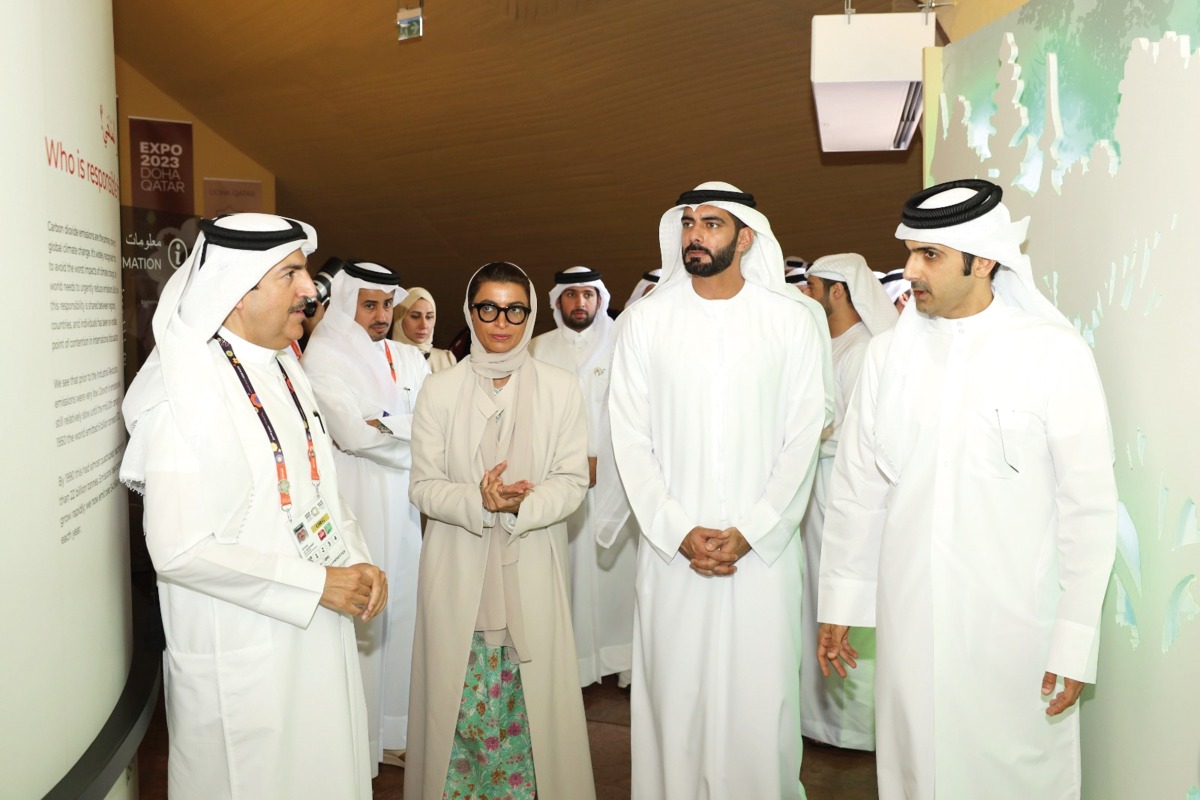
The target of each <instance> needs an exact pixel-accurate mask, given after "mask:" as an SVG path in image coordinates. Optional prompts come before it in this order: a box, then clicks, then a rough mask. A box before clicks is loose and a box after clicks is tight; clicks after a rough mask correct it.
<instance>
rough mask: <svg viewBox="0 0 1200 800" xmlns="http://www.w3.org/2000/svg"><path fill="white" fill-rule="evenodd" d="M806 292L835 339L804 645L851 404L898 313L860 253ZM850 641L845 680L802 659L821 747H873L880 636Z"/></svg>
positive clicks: (809, 536)
mask: <svg viewBox="0 0 1200 800" xmlns="http://www.w3.org/2000/svg"><path fill="white" fill-rule="evenodd" d="M807 277H808V287H807V289H806V290H805V291H806V294H808V296H809V297H811V298H812V299H813V300H816V301H817V302H818V303H820V304H821V306H822V307H823V308H824V309H825V315H826V317H828V319H829V335H830V336H831V337H832V339H833V401H834V410H833V425H832V426H831V427H830V428H829V429H827V430H826V432H825V435H824V437H823V438H822V441H821V457H820V461H818V463H817V477H816V479H815V480H814V481H813V491H812V498H811V499H810V500H809V502H808V510H807V511H806V512H805V514H804V521H803V522H802V523H801V525H800V534H801V539H802V540H803V542H804V641H805V642H809V643H813V642H816V640H817V627H818V626H817V581H818V579H819V577H820V575H821V526H822V525H823V524H824V521H825V506H826V503H827V502H828V498H829V479H830V476H831V475H832V474H833V457H834V454H835V453H836V452H837V445H838V439H839V438H840V436H841V428H842V422H843V420H844V419H845V418H846V406H847V404H848V403H849V402H850V396H851V394H852V393H853V392H854V387H855V385H856V384H857V383H858V375H859V372H860V371H861V369H862V363H863V357H864V356H865V355H866V353H867V344H868V343H870V341H871V337H872V336H876V335H878V334H880V333H883V332H884V331H886V330H889V329H890V328H891V327H892V326H893V325H895V324H896V319H897V318H898V316H899V315H898V314H897V313H896V309H895V307H894V306H893V305H892V302H891V301H890V300H888V297H887V294H886V293H885V292H884V290H883V286H881V285H880V283H879V281H878V280H877V279H876V277H875V274H874V273H873V272H871V269H870V267H868V266H867V262H866V260H865V259H864V258H863V257H862V256H860V255H859V254H858V253H839V254H837V255H830V256H823V257H821V258H818V259H817V260H816V261H815V262H813V264H812V265H811V266H810V267H809V268H808V276H807ZM853 636H854V640H853V641H852V642H851V644H852V645H853V646H854V648H855V650H856V651H857V652H858V666H857V667H856V668H855V670H854V672H853V673H852V674H851V675H849V676H848V677H847V678H845V679H844V680H843V679H840V678H838V677H836V676H835V677H832V678H829V677H826V676H824V675H822V673H821V665H820V660H819V659H816V658H808V659H805V660H804V665H803V667H802V670H801V680H800V722H801V727H802V729H803V731H804V735H805V736H807V737H809V738H810V739H815V740H816V741H818V742H824V743H825V744H831V745H835V746H837V747H848V748H852V749H855V750H874V749H875V699H874V692H875V685H874V666H875V664H874V655H873V654H874V650H875V631H874V630H872V629H869V628H865V629H862V630H856V631H854V634H853Z"/></svg>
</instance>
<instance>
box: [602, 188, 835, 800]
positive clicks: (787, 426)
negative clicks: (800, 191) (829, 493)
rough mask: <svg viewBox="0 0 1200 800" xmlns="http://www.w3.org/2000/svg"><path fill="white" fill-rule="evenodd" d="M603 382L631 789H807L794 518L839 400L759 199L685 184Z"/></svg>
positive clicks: (820, 337)
mask: <svg viewBox="0 0 1200 800" xmlns="http://www.w3.org/2000/svg"><path fill="white" fill-rule="evenodd" d="M659 242H660V247H661V251H662V258H663V276H662V281H661V282H660V283H659V286H658V288H657V289H656V290H655V291H654V293H653V294H651V295H650V296H649V297H646V298H644V299H642V300H639V301H638V302H637V303H636V304H635V305H634V306H633V307H632V308H630V309H629V310H627V311H626V312H625V314H624V315H623V318H624V323H623V325H622V330H621V331H620V333H619V336H618V339H617V345H616V352H615V355H614V360H613V378H612V385H611V387H610V389H609V404H610V406H609V410H610V413H611V415H612V432H613V445H614V448H615V451H616V456H617V466H618V468H619V469H620V473H621V480H622V481H623V482H624V484H625V491H626V494H627V496H628V497H629V502H630V505H631V506H632V508H633V511H634V514H635V515H636V516H637V520H638V524H639V527H640V529H641V531H642V535H643V537H644V540H643V542H642V546H641V547H639V548H638V574H637V597H636V606H635V608H636V616H635V621H634V645H633V647H634V662H633V663H634V673H633V689H632V696H631V714H632V754H633V757H632V762H633V797H634V798H638V799H639V800H717V799H718V798H720V799H721V800H725V799H726V798H739V800H743V799H744V800H779V798H803V797H804V789H803V787H802V786H801V784H800V755H801V740H800V650H801V629H800V589H801V586H800V582H801V569H802V560H803V558H802V554H801V546H800V537H799V535H798V528H799V524H800V518H801V516H802V515H803V513H804V508H805V506H806V504H807V502H808V495H809V490H810V489H811V487H812V480H813V474H814V471H815V468H816V459H817V448H818V444H819V440H820V436H821V431H822V429H823V428H824V427H825V425H826V424H827V423H828V421H829V420H830V418H831V412H832V399H833V398H832V387H831V382H830V371H829V333H828V327H827V325H826V322H825V313H824V311H822V310H821V307H820V306H819V305H817V304H816V303H814V302H813V301H812V300H810V299H809V298H807V297H804V295H802V294H801V293H800V291H799V290H798V289H796V288H795V287H793V286H789V285H787V284H786V283H784V280H783V254H782V251H781V250H780V248H779V244H778V242H777V241H776V240H775V237H774V235H773V234H772V233H771V226H770V223H769V222H768V221H767V218H766V217H765V216H763V215H762V213H760V212H759V211H757V210H755V208H754V198H753V197H752V196H751V195H749V194H745V193H742V192H740V191H739V190H738V189H736V188H735V187H733V186H730V185H729V184H727V183H706V184H702V185H701V186H699V187H698V188H697V189H696V190H694V191H691V192H686V193H684V194H683V195H682V196H681V197H680V198H679V200H678V201H677V203H676V205H675V207H674V208H672V209H671V210H669V211H668V212H667V213H666V214H664V215H663V218H662V222H661V224H660V227H659Z"/></svg>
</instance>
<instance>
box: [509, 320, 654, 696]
mask: <svg viewBox="0 0 1200 800" xmlns="http://www.w3.org/2000/svg"><path fill="white" fill-rule="evenodd" d="M593 331H595V326H593V327H591V328H588V329H587V330H585V331H584V332H583V333H582V334H580V333H576V332H575V331H572V330H569V329H563V328H556V329H555V330H552V331H548V332H546V333H543V334H542V335H540V336H537V337H534V339H533V340H532V341H531V342H530V343H529V352H530V353H531V354H532V355H533V356H534V357H535V358H538V359H540V360H542V361H545V362H546V363H548V364H553V365H554V366H556V367H559V368H561V369H565V370H567V371H568V372H573V373H575V377H576V378H577V379H578V381H579V390H580V392H581V393H582V394H583V405H584V409H585V411H586V412H587V417H588V442H589V444H588V456H589V457H592V458H595V459H596V482H597V485H596V486H595V487H593V488H591V489H588V493H587V497H586V498H584V501H583V503H582V504H581V505H580V506H579V508H578V509H576V510H575V513H574V514H572V515H571V516H570V517H568V518H567V536H568V550H569V551H570V557H571V622H572V624H573V626H574V628H575V650H576V652H577V653H578V654H579V682H580V684H582V685H583V686H587V685H589V684H592V683H596V682H598V681H599V680H600V679H601V678H603V677H604V676H605V675H613V674H616V673H619V672H623V671H625V670H628V669H630V668H631V667H632V665H633V583H634V578H635V576H636V574H637V537H638V533H637V522H636V521H635V520H634V518H633V515H632V514H630V513H629V508H628V506H627V505H623V508H624V512H625V514H626V515H627V516H626V520H625V523H624V524H623V525H621V526H620V527H619V529H618V530H617V532H616V538H615V539H614V540H613V542H612V544H611V545H609V546H602V545H600V544H599V543H597V541H596V535H597V527H598V526H599V525H601V524H602V522H601V520H600V517H601V514H600V511H599V509H598V508H597V495H598V493H599V492H600V491H601V490H602V489H604V488H611V487H605V486H604V485H603V483H608V482H612V483H614V484H617V483H619V481H620V478H619V477H618V475H617V470H616V460H615V456H614V455H613V449H612V436H611V434H610V428H609V421H608V385H609V380H610V377H611V373H612V370H611V366H610V365H611V361H612V353H611V350H612V344H611V342H610V343H609V344H608V346H606V347H604V348H603V350H602V351H601V352H600V353H597V354H596V357H594V358H592V359H591V360H590V361H589V362H588V363H584V364H582V365H581V364H580V363H579V361H580V353H582V352H586V349H587V342H586V339H587V334H588V333H589V332H593ZM602 482H603V483H602ZM616 489H617V490H618V491H619V490H620V487H619V485H618V486H616ZM609 524H612V523H609ZM613 527H616V525H615V524H614V525H613Z"/></svg>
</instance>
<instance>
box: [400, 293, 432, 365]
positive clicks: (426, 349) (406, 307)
mask: <svg viewBox="0 0 1200 800" xmlns="http://www.w3.org/2000/svg"><path fill="white" fill-rule="evenodd" d="M418 300H424V301H425V302H426V303H429V308H430V309H431V310H432V311H433V312H434V315H435V319H436V315H437V303H435V302H434V301H433V295H431V294H430V293H429V290H428V289H422V288H421V287H420V286H413V287H412V288H410V289H409V290H408V292H407V293H406V294H405V296H404V297H403V298H400V297H397V298H396V302H395V303H394V304H393V305H392V308H394V309H396V317H395V324H394V325H392V341H394V342H400V344H410V345H412V346H413V347H415V348H417V349H418V350H420V351H421V352H422V353H424V354H425V357H426V358H428V357H429V353H430V352H431V351H432V350H433V331H430V332H429V338H428V339H426V340H425V341H423V342H414V341H413V340H412V339H410V338H408V336H407V335H406V334H405V333H404V326H403V324H401V323H402V322H403V320H404V318H405V317H407V316H408V312H410V311H412V307H413V306H415V305H416V304H417V301H418Z"/></svg>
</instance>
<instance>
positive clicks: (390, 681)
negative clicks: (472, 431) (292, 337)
mask: <svg viewBox="0 0 1200 800" xmlns="http://www.w3.org/2000/svg"><path fill="white" fill-rule="evenodd" d="M403 291H404V290H403V289H401V288H400V278H399V276H398V275H397V274H396V273H395V272H393V271H392V270H390V269H388V268H387V267H384V266H382V265H380V264H374V263H371V262H367V261H349V262H347V263H346V265H345V266H344V267H343V268H342V270H341V271H340V272H338V273H337V274H336V275H335V276H334V277H333V281H332V282H331V284H330V299H329V309H328V310H327V311H326V313H325V318H324V320H322V322H321V324H320V325H319V326H318V327H317V329H316V330H315V331H314V332H313V335H312V338H311V339H310V340H309V343H308V347H307V348H306V349H305V351H304V358H303V360H302V363H303V365H304V369H305V371H306V372H307V373H308V377H309V380H311V381H312V385H313V390H314V391H316V393H317V399H318V400H319V401H320V403H321V409H322V410H323V411H324V424H325V426H326V427H327V428H328V429H329V434H330V436H332V437H333V440H334V442H335V443H336V444H337V447H338V449H337V451H336V452H335V453H334V460H335V462H336V463H337V467H338V474H339V475H340V476H341V478H342V495H343V496H344V497H345V499H346V504H347V505H349V506H350V509H351V510H352V511H353V512H354V514H355V516H357V517H358V521H359V525H360V526H361V527H362V530H363V533H364V535H365V536H366V539H367V544H368V546H369V547H370V548H371V553H372V554H373V555H374V556H375V558H376V559H377V560H378V563H379V564H381V565H385V568H386V569H387V570H388V574H389V575H390V576H391V580H392V588H393V591H392V593H391V599H390V600H389V602H388V605H387V608H385V609H384V611H383V613H382V614H381V615H380V618H379V620H378V621H377V622H373V623H371V624H370V625H359V626H358V649H359V659H360V661H361V663H362V673H363V686H364V688H365V690H366V695H367V717H368V722H369V726H370V737H371V739H370V746H371V758H372V762H371V763H372V765H373V766H372V774H376V773H377V772H378V769H379V763H380V762H381V761H382V762H383V763H387V764H393V765H395V766H402V765H403V755H404V750H405V748H406V746H407V738H408V687H409V674H410V671H411V661H412V641H413V630H414V626H415V625H416V607H417V594H416V593H417V562H418V560H419V559H420V556H421V515H420V512H418V511H417V509H416V508H415V507H414V506H413V505H412V503H410V502H409V499H408V483H409V470H410V469H411V468H412V451H411V449H410V442H411V439H412V417H413V406H414V404H415V403H416V400H417V393H418V392H419V391H420V390H421V385H422V384H423V383H424V381H425V377H426V376H427V375H428V374H429V365H428V363H427V362H426V361H425V358H424V356H422V354H421V351H420V350H418V349H417V348H416V347H413V346H412V345H407V344H400V343H398V342H394V341H392V340H390V339H388V331H389V330H390V329H391V327H392V305H393V303H394V301H395V300H396V299H397V298H396V296H397V295H398V294H400V293H402V292H403ZM400 299H403V296H402V295H401V298H400Z"/></svg>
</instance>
